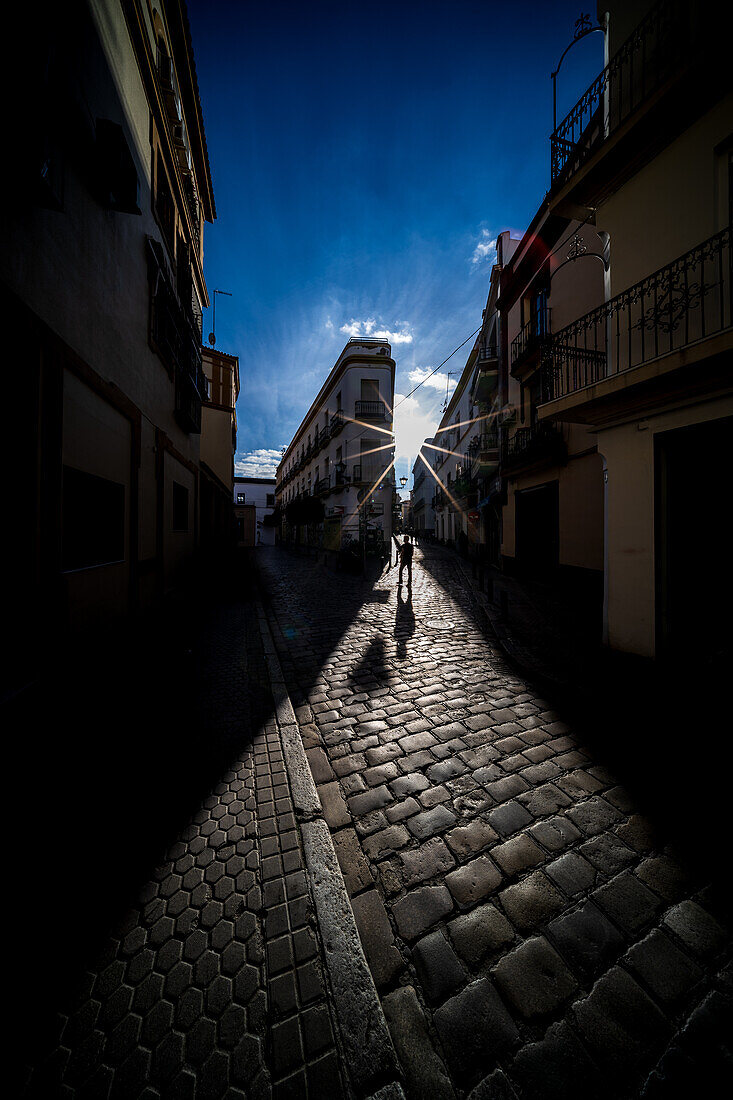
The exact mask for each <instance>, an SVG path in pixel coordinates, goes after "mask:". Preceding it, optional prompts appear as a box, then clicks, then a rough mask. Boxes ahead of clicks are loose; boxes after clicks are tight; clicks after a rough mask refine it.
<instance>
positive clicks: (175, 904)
mask: <svg viewBox="0 0 733 1100" xmlns="http://www.w3.org/2000/svg"><path fill="white" fill-rule="evenodd" d="M247 569H248V570H250V571H251V562H250V563H248V564H247ZM240 588H241V589H242V590H241V591H240V592H239V594H238V597H237V596H235V599H234V600H232V599H231V592H230V590H228V588H227V585H226V584H224V585H223V586H222V591H220V592H219V593H218V594H214V597H213V600H211V602H210V603H209V599H210V587H207V592H208V593H209V595H208V596H207V598H206V600H205V601H204V600H203V599H198V600H193V601H189V602H187V603H185V604H184V605H183V606H182V607H181V608H180V614H179V615H175V614H172V613H171V612H170V610H169V613H168V616H167V618H165V619H163V620H161V621H160V622H159V623H157V624H156V625H157V630H158V632H159V633H158V637H157V638H156V640H155V641H152V640H151V638H150V636H149V637H148V639H147V644H146V642H145V640H144V639H142V638H137V639H136V644H137V645H138V646H140V647H142V652H138V653H136V654H131V653H129V652H128V654H127V657H126V658H125V657H123V656H122V655H121V654H119V653H118V654H117V662H118V667H117V669H116V671H115V672H114V674H111V675H109V676H106V677H105V674H104V671H103V667H97V668H95V669H94V675H95V676H97V677H98V678H99V681H98V683H97V685H96V687H97V690H96V691H94V692H93V699H92V700H87V701H86V704H84V703H82V704H81V705H77V706H76V709H75V713H74V731H73V736H75V737H76V738H77V739H78V746H79V750H80V753H79V755H78V756H76V754H75V753H74V754H72V755H73V756H74V759H73V760H68V761H67V762H66V765H65V766H64V765H62V760H63V756H64V753H63V752H62V751H58V756H57V759H56V761H55V763H56V766H57V774H56V779H57V780H60V781H61V785H62V786H63V787H65V788H66V794H67V796H68V800H67V798H64V797H63V795H61V796H59V798H58V799H57V800H56V801H55V802H54V803H53V805H52V806H47V807H46V810H47V811H49V810H50V811H51V814H50V818H49V819H48V820H43V821H41V820H38V821H37V822H36V825H35V830H34V833H37V834H38V835H37V836H35V835H32V836H31V837H29V838H26V839H27V840H30V842H31V848H32V849H34V850H37V845H38V843H39V842H40V841H41V839H42V840H43V842H44V843H45V844H46V845H48V843H49V841H50V842H51V843H52V844H53V845H54V848H55V857H51V856H50V858H49V864H52V865H53V866H51V867H50V869H49V872H48V885H49V887H50V888H51V894H50V896H49V897H48V904H47V905H46V906H44V912H43V914H40V913H39V914H37V915H36V917H35V919H33V916H32V915H31V922H30V927H28V926H27V927H26V932H27V934H28V942H29V943H30V944H31V945H32V948H31V952H30V955H29V958H28V959H27V961H26V965H25V972H24V974H23V976H22V978H23V985H22V988H21V989H20V990H19V996H22V997H24V998H25V1003H23V1004H22V1006H21V1009H20V1013H19V1014H20V1020H19V1021H18V1022H19V1024H20V1031H21V1035H20V1036H19V1041H20V1043H21V1051H22V1054H23V1057H24V1060H25V1062H26V1069H25V1071H24V1079H25V1082H26V1090H25V1095H28V1096H29V1097H39V1098H44V1100H46V1098H51V1097H56V1096H64V1097H77V1096H78V1097H82V1096H83V1097H91V1096H95V1097H97V1096H99V1097H110V1098H121V1100H128V1098H131V1097H138V1096H143V1095H144V1096H146V1097H154V1096H161V1097H201V1098H209V1097H224V1096H226V1097H227V1098H231V1100H235V1098H237V1097H239V1098H243V1097H245V1096H246V1097H248V1098H252V1100H254V1098H268V1097H270V1096H272V1097H275V1098H279V1097H303V1098H307V1097H312V1098H320V1097H330V1096H333V1097H341V1096H344V1097H350V1096H354V1097H367V1096H369V1095H370V1094H371V1093H373V1092H376V1091H377V1090H379V1089H381V1088H383V1087H384V1086H390V1085H392V1087H391V1088H388V1091H387V1092H386V1093H385V1094H384V1095H385V1096H387V1095H389V1097H392V1098H395V1100H397V1098H398V1097H399V1096H401V1095H402V1094H401V1091H400V1090H399V1088H398V1087H397V1086H394V1085H393V1082H394V1081H395V1080H396V1078H397V1074H398V1069H397V1065H396V1060H395V1057H394V1051H393V1049H392V1046H391V1043H390V1040H389V1035H388V1033H387V1030H386V1025H385V1023H384V1019H383V1017H382V1016H381V1009H380V1008H379V1004H378V1001H377V999H376V994H375V992H374V987H373V984H372V982H371V978H370V977H369V973H368V970H367V967H366V963H365V962H364V956H363V952H362V951H361V947H360V944H359V941H358V935H357V933H356V929H355V926H354V925H353V917H351V922H350V923H349V917H350V909H349V907H348V901H347V900H346V894H345V891H344V888H343V880H342V879H341V875H340V871H339V870H338V864H337V863H336V860H335V857H334V856H333V849H332V846H331V844H330V837H329V835H328V830H327V828H326V826H325V824H324V822H323V819H322V815H321V808H320V804H319V803H318V800H317V797H316V795H315V789H314V788H313V783H312V779H311V778H310V773H309V772H308V770H307V764H306V762H305V757H304V755H303V750H302V745H300V741H299V737H298V736H297V726H296V725H295V718H294V715H293V713H292V708H291V707H290V704H289V701H288V699H287V695H286V693H285V692H284V690H283V684H282V675H281V673H280V672H279V668H278V665H277V658H276V656H275V655H274V650H273V647H272V643H271V641H270V639H269V635H268V630H267V625H266V622H265V619H264V616H263V614H262V610H261V608H260V607H259V605H258V602H257V593H256V591H255V590H253V589H252V587H251V585H250V584H248V583H246V582H245V583H244V584H243V585H240ZM207 603H208V606H207ZM163 632H164V633H163ZM154 633H155V632H153V634H154ZM122 661H124V662H125V663H124V665H123V664H120V663H119V662H122ZM152 662H156V663H157V668H156V669H155V673H154V674H152V675H147V676H146V675H145V672H144V668H145V666H147V667H148V668H150V665H151V663H152ZM101 664H102V666H103V665H104V664H105V662H101ZM123 667H124V671H125V675H124V676H122V675H121V673H122V669H123ZM91 671H92V670H91V669H90V668H87V669H86V672H87V673H89V672H91ZM107 671H108V672H109V669H107ZM115 688H116V689H117V690H116V691H115ZM79 689H80V684H79V683H76V684H74V685H73V686H72V685H70V684H67V696H66V700H65V702H64V700H63V698H59V697H58V695H57V693H58V691H59V684H58V683H54V684H53V685H49V690H48V697H47V698H46V699H45V701H44V702H43V703H42V702H41V701H40V700H37V702H36V714H35V717H36V718H40V717H41V716H43V718H44V719H45V720H46V722H47V723H50V721H51V716H50V713H49V711H52V710H55V712H56V716H57V719H58V720H59V722H60V724H61V725H62V726H66V728H67V729H68V728H69V727H68V725H67V723H68V721H69V718H70V717H71V715H70V714H68V713H64V709H65V703H66V704H67V705H69V706H71V705H72V701H73V700H74V699H77V700H78V699H79V697H80V690H79ZM120 689H122V691H123V692H124V693H125V694H124V698H122V697H121V696H120ZM156 692H157V698H156V697H155V693H156ZM105 698H106V699H107V700H110V699H114V700H115V704H114V705H115V707H116V708H118V713H117V714H116V715H115V714H112V715H108V716H107V717H106V718H105V716H104V709H103V708H104V699H105ZM51 699H56V700H57V705H56V706H53V705H52V704H51V702H50V700H51ZM176 700H177V702H176ZM169 701H170V703H171V704H172V705H169ZM27 706H28V704H27V702H26V707H27ZM146 708H148V716H147V718H146V713H145V712H146ZM16 717H17V718H18V719H20V722H19V724H24V725H25V726H26V728H28V725H29V722H28V719H29V717H31V716H30V715H29V714H28V712H27V710H26V713H25V714H24V715H16ZM23 720H24V721H23ZM135 723H137V727H138V728H135ZM52 737H53V735H51V737H49V738H48V739H47V738H46V737H44V736H43V734H41V740H42V741H43V744H44V748H47V747H48V746H49V744H50V743H51V740H52ZM95 737H96V738H98V739H100V740H99V741H97V743H96V744H95V742H94V738H95ZM156 740H157V744H156ZM100 741H101V744H100ZM86 751H88V752H89V753H90V754H91V756H92V758H93V763H91V762H90V761H86V762H84V761H83V760H82V759H81V754H82V753H84V752H86ZM298 753H299V754H300V755H298ZM25 764H26V766H28V764H29V761H28V760H25ZM146 766H147V767H148V768H149V774H148V776H147V777H146V776H145V775H144V774H142V773H144V771H145V769H146ZM58 769H60V771H59V770H58ZM79 769H80V770H79ZM118 771H119V772H121V773H122V774H121V775H119V776H116V772H118ZM169 783H170V784H172V785H173V787H174V789H173V790H170V789H167V788H168V784H169ZM92 790H93V791H94V796H93V797H94V801H95V803H96V809H95V811H92V812H93V814H94V817H93V824H92V819H90V818H89V816H88V815H89V811H90V810H91V808H92V807H91V805H90V804H89V800H88V796H89V795H90V794H91V792H92ZM85 796H86V798H87V802H86V805H84V806H80V805H75V806H73V807H72V806H71V805H70V803H71V801H76V800H82V801H83V800H84V799H85ZM105 798H106V799H107V800H106V801H105ZM158 803H162V805H161V806H159V807H158V806H157V804H158ZM156 808H157V812H156ZM82 821H83V823H84V824H83V826H82V827H81V828H80V823H81V822H82ZM90 827H92V828H94V829H95V831H96V830H100V831H101V834H102V835H101V836H99V835H97V837H96V839H95V842H93V843H92V845H91V851H88V850H85V837H84V833H83V829H84V828H86V829H87V830H88V829H89V828H90ZM51 830H53V832H52V833H51ZM324 834H325V835H324ZM51 836H53V839H52V840H51ZM90 855H91V857H92V858H91V859H90V858H89V856H90ZM117 873H119V874H120V879H121V882H120V884H119V888H114V887H112V886H111V885H110V883H109V882H108V881H107V882H106V881H105V880H108V879H109V878H110V877H114V876H115V875H116V874H117ZM135 883H137V886H136V885H135ZM29 885H30V883H28V884H26V882H25V880H24V877H21V878H20V880H19V886H20V889H21V892H22V894H23V896H27V890H28V888H29ZM324 899H325V900H324ZM344 909H345V910H347V911H348V912H344ZM107 929H108V930H107ZM326 938H327V941H328V950H327V951H326V949H325V944H326ZM90 944H91V945H92V947H91V949H89V945H90ZM339 1013H340V1015H339ZM367 1025H368V1027H367Z"/></svg>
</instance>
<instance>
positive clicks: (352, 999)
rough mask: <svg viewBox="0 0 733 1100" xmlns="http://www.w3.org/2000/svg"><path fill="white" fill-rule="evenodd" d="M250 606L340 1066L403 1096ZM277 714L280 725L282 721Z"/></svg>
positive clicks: (267, 641)
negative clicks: (317, 937)
mask: <svg viewBox="0 0 733 1100" xmlns="http://www.w3.org/2000/svg"><path fill="white" fill-rule="evenodd" d="M256 606H257V616H258V621H259V627H260V633H261V636H262V642H263V646H264V651H265V661H266V664H267V669H268V674H269V677H270V681H271V684H272V690H273V697H274V699H275V704H276V707H277V711H278V726H279V728H280V733H281V740H282V745H283V755H284V758H285V764H286V768H287V771H288V778H289V780H290V786H291V791H292V794H293V803H294V805H295V808H296V820H297V821H298V825H299V828H300V834H301V840H302V843H303V852H304V856H305V863H306V869H307V873H308V880H309V886H310V889H311V892H312V896H313V901H314V905H315V912H316V919H317V923H318V928H319V933H320V938H321V942H322V943H323V945H324V948H325V950H324V957H325V961H326V968H327V971H328V977H329V985H330V989H331V993H332V998H333V1007H334V1010H335V1011H334V1015H335V1018H336V1022H337V1030H338V1033H339V1037H340V1040H341V1044H342V1050H343V1054H344V1065H345V1066H346V1067H347V1070H348V1073H349V1077H350V1079H351V1083H352V1085H353V1087H354V1090H355V1092H356V1093H357V1095H359V1096H366V1095H368V1094H372V1095H374V1096H378V1095H389V1096H390V1097H394V1100H404V1094H403V1092H402V1086H401V1084H400V1081H399V1077H400V1069H399V1063H398V1061H397V1056H396V1054H395V1050H394V1047H393V1045H392V1039H391V1036H390V1033H389V1029H388V1027H387V1021H386V1019H385V1017H384V1012H383V1011H382V1005H381V1002H380V1000H379V996H378V994H377V991H376V987H375V985H374V981H373V979H372V976H371V972H370V970H369V967H368V965H367V961H366V957H365V955H364V950H363V948H362V945H361V940H360V938H359V932H358V930H357V927H356V921H355V918H354V913H353V910H352V908H351V903H350V901H349V896H348V893H347V890H346V884H345V882H344V878H343V874H342V872H341V868H340V866H339V863H338V859H337V857H336V851H335V849H334V846H333V841H332V839H331V832H330V830H329V828H328V825H327V824H326V822H325V820H324V818H323V811H322V807H321V803H320V799H319V798H318V793H317V791H316V786H315V782H314V780H313V776H312V773H311V770H310V765H309V763H308V758H307V757H306V755H305V750H304V748H303V743H302V739H301V736H300V727H299V724H298V722H297V718H296V716H295V711H294V709H293V705H292V702H291V700H290V696H289V694H288V690H287V686H286V683H285V678H284V676H283V672H282V668H281V665H280V661H279V659H278V656H277V651H276V648H275V643H274V641H273V638H272V634H271V631H270V626H269V622H268V619H267V616H266V614H265V611H264V608H263V606H262V604H261V602H260V601H259V600H258V601H257V602H256ZM281 715H282V716H283V718H284V719H285V725H284V727H281V726H280V716H281ZM283 730H285V731H287V732H286V733H283ZM375 1086H376V1087H377V1091H376V1092H375V1091H374V1090H375ZM385 1090H388V1092H387V1093H385Z"/></svg>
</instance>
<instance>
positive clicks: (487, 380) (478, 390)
mask: <svg viewBox="0 0 733 1100" xmlns="http://www.w3.org/2000/svg"><path fill="white" fill-rule="evenodd" d="M476 363H477V367H478V369H477V371H476V376H475V378H474V382H473V392H472V398H473V400H474V401H480V402H482V403H487V404H488V403H489V402H490V401H492V400H493V397H494V394H495V393H496V389H497V386H498V385H499V349H498V348H497V347H496V346H495V345H494V344H481V346H480V347H479V350H478V357H477V360H476Z"/></svg>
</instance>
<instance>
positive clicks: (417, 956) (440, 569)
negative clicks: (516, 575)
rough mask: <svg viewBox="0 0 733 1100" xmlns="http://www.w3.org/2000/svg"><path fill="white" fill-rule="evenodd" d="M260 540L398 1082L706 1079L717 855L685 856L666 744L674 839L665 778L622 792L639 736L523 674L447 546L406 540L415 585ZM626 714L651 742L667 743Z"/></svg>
mask: <svg viewBox="0 0 733 1100" xmlns="http://www.w3.org/2000/svg"><path fill="white" fill-rule="evenodd" d="M258 561H259V566H260V571H261V575H262V578H263V585H264V587H265V588H266V590H267V592H268V599H269V602H268V615H269V618H270V623H271V629H272V632H273V635H274V637H275V642H276V645H277V647H278V651H279V656H280V661H281V664H282V667H283V672H284V675H285V678H286V680H287V682H288V686H289V690H290V694H291V697H292V700H293V703H294V705H295V708H296V714H297V716H298V719H299V722H300V725H301V733H302V736H303V740H304V743H305V745H306V749H307V754H308V757H309V761H310V764H311V769H312V772H313V776H314V778H315V780H316V783H317V784H318V791H319V795H320V798H321V801H322V803H323V807H324V813H325V816H326V819H327V821H328V824H329V826H330V828H331V831H332V834H333V840H334V844H335V847H336V850H337V854H338V857H339V861H340V863H341V866H342V870H343V873H344V877H345V880H346V884H347V887H348V890H349V893H350V896H351V900H352V906H353V909H354V914H355V917H356V921H357V924H358V927H359V931H360V934H361V937H362V942H363V946H364V949H365V953H366V956H367V959H368V961H369V964H370V967H371V969H372V974H373V977H374V980H375V983H376V985H377V987H378V989H379V991H380V996H381V999H382V1005H383V1008H384V1011H385V1014H386V1017H387V1020H388V1022H389V1025H390V1029H391V1032H392V1037H393V1041H394V1043H395V1047H396V1049H397V1053H398V1055H399V1058H400V1060H401V1063H402V1067H403V1070H404V1073H405V1084H406V1092H407V1095H408V1097H410V1098H412V1097H415V1098H417V1097H440V1098H442V1097H446V1098H447V1097H456V1096H457V1097H462V1096H468V1095H469V1094H470V1095H471V1097H472V1098H473V1100H480V1098H482V1100H483V1098H486V1100H488V1098H496V1100H499V1098H501V1100H507V1098H509V1100H511V1098H513V1097H518V1098H521V1100H534V1098H537V1100H552V1098H554V1097H567V1096H568V1095H577V1096H582V1097H599V1098H600V1097H604V1098H609V1100H610V1098H614V1100H622V1098H630V1097H644V1098H646V1100H654V1098H656V1097H661V1096H672V1095H674V1096H677V1095H679V1096H682V1095H684V1096H688V1095H689V1094H690V1092H691V1091H692V1090H693V1089H694V1090H696V1091H697V1092H698V1093H699V1094H701V1095H706V1096H707V1095H711V1096H712V1095H718V1094H720V1084H719V1082H720V1080H727V1081H728V1082H731V1081H733V1050H732V1049H731V1041H730V1040H731V1035H732V1034H733V1027H732V1026H731V1024H732V1022H733V1013H732V1011H731V1007H732V1004H733V980H732V975H731V969H730V947H731V940H730V935H729V928H730V924H729V919H730V910H729V908H728V899H727V897H726V895H725V893H724V887H725V885H726V884H727V883H726V878H727V875H726V871H725V863H721V864H719V865H718V870H719V872H720V873H719V875H718V876H717V877H716V876H715V874H714V873H713V871H714V864H715V860H714V859H707V860H705V859H703V858H699V859H695V858H690V852H693V853H694V852H695V850H697V851H698V853H700V854H701V855H702V851H703V849H708V854H710V852H711V851H712V842H713V839H714V838H712V837H711V836H708V835H707V834H706V833H705V832H703V834H702V836H700V834H699V833H696V832H695V825H696V824H698V822H696V821H695V808H696V806H697V803H695V804H694V805H693V804H691V802H690V791H692V790H693V788H694V787H695V784H694V782H692V781H691V777H690V775H689V772H687V771H686V770H685V767H681V766H680V765H681V764H682V760H681V759H677V761H676V767H677V771H678V772H681V773H682V780H681V782H680V788H681V787H684V789H685V791H686V799H685V802H680V803H679V804H678V805H677V806H675V807H674V810H675V814H676V817H677V818H680V817H682V818H684V824H685V829H686V830H687V834H688V838H690V839H691V840H692V843H691V844H690V845H688V846H686V845H685V844H683V843H681V842H679V832H678V833H675V832H674V831H672V832H670V830H669V829H668V828H667V825H668V820H667V819H666V818H665V815H664V814H662V813H660V814H659V815H657V813H656V809H655V807H656V806H661V805H662V803H663V802H664V798H663V797H662V795H663V794H664V792H661V794H660V792H657V793H658V794H660V797H659V798H658V799H657V801H656V802H655V800H654V799H651V800H650V801H649V802H648V804H647V803H645V811H647V812H645V813H641V812H640V809H639V795H640V794H641V796H642V797H641V801H642V802H644V797H643V795H644V789H645V788H646V787H647V786H654V783H653V781H652V779H650V776H652V777H653V775H654V773H653V772H649V771H648V770H643V777H644V783H643V784H641V790H640V784H639V775H637V774H635V772H636V764H637V759H638V753H636V752H635V751H634V750H633V748H632V751H630V752H628V751H627V754H626V755H624V754H623V753H621V752H619V751H618V745H617V746H615V752H614V751H613V747H611V748H609V746H608V745H607V744H606V743H605V742H604V737H606V736H607V725H608V721H607V720H608V714H605V713H601V711H604V710H606V709H607V708H606V703H605V701H604V700H600V699H599V704H598V707H597V708H596V709H595V710H593V709H592V708H591V709H590V710H589V709H587V708H586V709H585V710H583V708H582V707H581V708H580V710H575V711H572V714H571V711H570V710H569V709H568V710H567V712H566V709H565V704H564V703H563V704H562V705H561V706H553V705H552V703H551V702H550V701H549V700H548V699H547V698H546V697H544V696H543V694H542V692H541V691H540V690H539V689H538V688H537V687H535V686H534V685H533V683H532V682H531V680H530V679H529V678H528V677H527V676H526V675H524V674H520V673H517V672H516V671H515V670H514V669H513V668H512V667H511V666H510V665H509V664H508V662H507V660H506V658H505V656H504V654H503V652H502V651H501V650H500V649H499V648H498V646H497V644H496V642H495V641H494V639H493V637H492V636H491V634H490V633H487V632H485V631H484V629H483V628H482V625H481V624H482V620H481V619H480V617H478V616H477V609H476V605H475V601H474V597H473V595H472V593H471V590H470V588H469V586H468V585H467V584H466V580H465V576H464V575H463V572H462V570H461V569H460V568H459V566H458V564H457V562H456V559H455V558H454V557H453V556H451V555H450V554H448V553H447V552H444V551H441V550H440V549H438V548H421V549H419V550H418V552H417V554H416V562H415V568H414V574H415V575H414V585H413V590H412V594H411V598H410V596H409V595H408V593H407V591H406V589H405V588H403V589H402V591H401V593H400V592H397V591H396V581H397V577H396V570H394V569H392V570H391V571H388V572H386V573H384V574H383V575H382V576H381V577H380V578H379V579H378V580H376V581H375V582H371V581H367V580H363V579H361V578H355V577H349V576H345V575H341V574H339V575H334V574H330V573H328V572H326V571H325V570H324V569H323V567H322V566H319V565H317V564H316V563H315V562H314V561H313V560H312V559H308V558H304V557H299V556H297V555H295V554H294V553H292V552H288V551H285V550H280V549H272V550H270V549H267V550H265V551H264V552H263V553H262V554H261V555H260V556H259V558H258ZM619 690H620V689H619ZM683 690H684V695H685V697H686V698H687V699H689V698H690V696H691V697H692V698H693V700H694V699H695V698H697V697H699V696H700V694H701V691H700V685H698V684H690V685H685V687H684V689H683ZM609 713H610V711H609ZM614 713H615V712H614ZM627 718H628V722H627V725H629V728H630V729H632V728H633V729H634V736H635V737H636V736H637V735H639V736H644V737H645V738H646V739H647V740H650V739H656V740H657V742H658V748H657V758H663V757H664V755H665V749H666V750H667V752H668V753H669V754H670V755H671V753H672V752H673V751H675V752H676V751H677V748H678V746H677V744H676V743H666V742H665V739H664V734H665V731H664V729H654V728H652V727H649V728H646V729H644V730H641V731H639V729H638V727H635V726H634V723H633V721H632V720H631V716H630V715H628V714H627ZM622 724H623V723H622ZM622 724H620V725H619V727H618V732H619V743H621V742H623V730H622V728H621V725H622ZM694 736H695V733H694V730H692V729H689V730H688V731H687V744H686V745H685V748H684V751H685V760H686V761H688V762H689V761H691V760H692V759H693V757H691V755H690V745H689V741H690V740H691V739H693V738H694ZM623 743H624V744H626V746H627V750H628V743H627V742H623ZM606 749H608V751H606ZM652 756H653V754H652V753H650V752H649V751H648V749H647V752H646V756H645V759H646V761H647V764H648V763H649V760H651V758H652ZM609 759H613V761H614V767H615V771H616V772H618V773H619V774H614V773H613V772H612V771H611V770H610V769H609V766H608V760H609ZM695 759H696V760H697V762H698V763H699V764H700V766H701V767H705V766H706V765H705V762H702V763H700V761H699V757H697V758H695ZM708 770H709V771H710V772H713V771H714V770H715V762H714V760H711V761H710V767H709V769H708ZM666 774H667V772H666V771H665V770H664V769H662V768H661V767H660V769H659V770H658V773H657V775H658V776H659V775H666ZM700 785H701V787H702V788H703V789H704V788H705V780H704V779H701V780H700ZM630 788H633V789H634V797H633V798H632V795H631V794H630ZM678 789H679V788H674V789H672V788H670V792H668V793H670V797H671V798H673V799H674V797H675V796H676V791H677V790H678ZM703 800H704V798H703ZM647 805H648V806H649V807H651V811H649V810H648V809H647ZM672 816H674V815H672ZM701 821H704V818H701ZM683 831H684V830H683ZM690 834H692V836H691V837H690ZM722 850H723V851H724V850H725V844H724V843H723V844H722ZM711 867H712V870H711ZM711 875H712V877H711ZM721 1075H722V1077H721Z"/></svg>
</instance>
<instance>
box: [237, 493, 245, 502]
mask: <svg viewBox="0 0 733 1100" xmlns="http://www.w3.org/2000/svg"><path fill="white" fill-rule="evenodd" d="M237 504H244V493H237Z"/></svg>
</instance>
